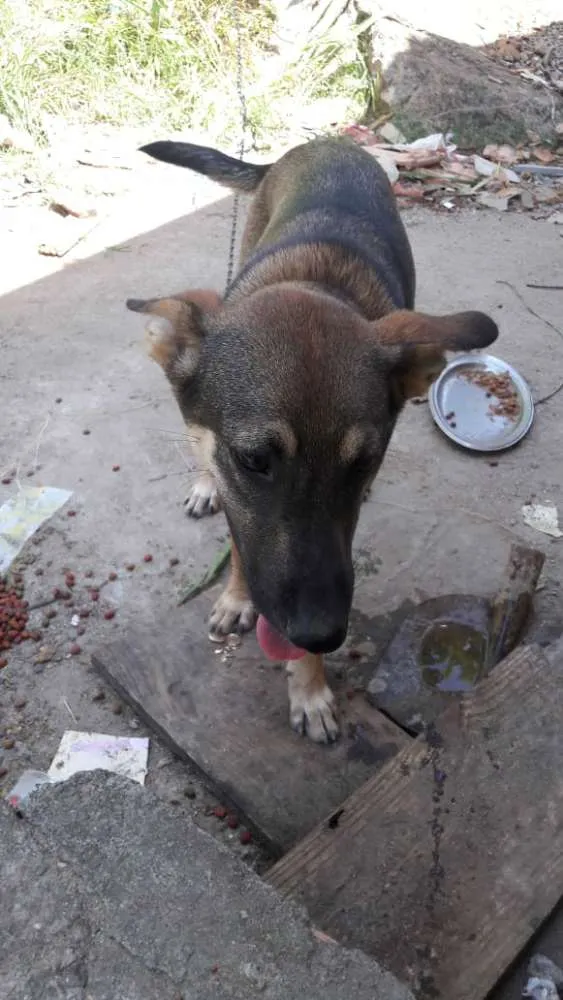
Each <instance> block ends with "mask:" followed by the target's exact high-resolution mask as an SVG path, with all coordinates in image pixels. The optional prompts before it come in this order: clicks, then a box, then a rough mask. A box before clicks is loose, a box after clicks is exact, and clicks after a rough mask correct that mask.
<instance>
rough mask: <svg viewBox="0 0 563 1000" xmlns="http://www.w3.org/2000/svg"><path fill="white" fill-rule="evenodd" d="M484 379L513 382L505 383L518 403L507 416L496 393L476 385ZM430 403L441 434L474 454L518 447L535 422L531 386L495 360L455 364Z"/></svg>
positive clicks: (468, 358)
mask: <svg viewBox="0 0 563 1000" xmlns="http://www.w3.org/2000/svg"><path fill="white" fill-rule="evenodd" d="M484 375H485V376H487V375H490V376H508V378H507V379H505V381H506V382H507V384H508V385H509V386H510V389H511V390H512V392H513V396H512V397H511V400H512V401H513V402H516V401H517V402H518V406H517V407H516V408H515V407H514V406H512V412H510V413H509V412H503V403H502V400H499V398H498V397H496V396H495V393H494V390H493V391H488V389H487V387H484V386H483V385H479V384H478V381H475V380H476V379H477V380H479V379H480V378H482V376H484ZM428 402H429V404H430V412H431V413H432V417H433V418H434V420H435V422H436V424H437V425H438V427H439V428H440V430H441V431H443V433H444V434H446V435H447V437H449V438H450V439H451V440H452V441H455V443H456V444H459V445H461V447H462V448H470V449H471V450H472V451H503V450H504V449H505V448H511V447H513V445H515V444H517V443H518V441H521V440H522V438H523V437H524V435H525V434H527V433H528V431H529V430H530V427H531V426H532V422H533V419H534V401H533V399H532V393H531V391H530V387H529V386H528V384H527V382H526V381H525V380H524V379H523V378H522V376H521V375H520V373H519V372H517V371H516V369H515V368H513V367H512V365H509V364H507V362H506V361H501V359H500V358H495V357H493V356H492V355H491V354H479V355H475V354H462V355H460V356H458V357H456V358H454V360H453V361H452V362H451V363H450V364H449V365H448V366H447V367H446V368H445V369H444V371H443V372H442V374H441V375H440V377H439V378H438V379H437V380H436V381H435V382H434V383H433V385H432V387H431V389H430V394H429V398H428ZM504 409H507V410H508V409H511V407H510V406H509V407H505V408H504ZM514 409H516V412H514Z"/></svg>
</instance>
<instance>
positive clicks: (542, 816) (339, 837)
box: [267, 646, 563, 1000]
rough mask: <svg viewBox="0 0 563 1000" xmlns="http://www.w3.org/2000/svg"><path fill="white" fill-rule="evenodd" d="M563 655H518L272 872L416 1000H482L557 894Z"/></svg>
mask: <svg viewBox="0 0 563 1000" xmlns="http://www.w3.org/2000/svg"><path fill="white" fill-rule="evenodd" d="M562 719H563V655H559V657H558V658H557V659H556V660H555V659H552V661H551V662H550V661H549V660H548V659H547V658H546V657H545V656H544V654H543V652H542V650H541V649H540V648H539V647H534V646H532V647H527V648H526V647H519V648H518V649H517V650H515V651H514V652H513V653H512V654H511V655H510V656H509V657H508V658H507V659H505V660H504V661H503V662H501V663H500V664H499V665H498V666H497V667H496V668H495V669H494V670H493V671H492V673H491V674H490V675H489V676H488V677H486V678H485V679H484V680H483V681H482V682H481V683H480V684H479V685H478V687H477V690H476V691H475V692H472V693H471V694H466V695H463V696H460V697H459V698H457V697H456V698H455V700H453V701H452V704H451V707H450V708H448V709H447V710H446V711H445V713H444V714H443V715H442V716H441V717H440V718H439V720H438V721H437V723H436V724H435V726H430V727H429V729H428V730H427V733H426V734H425V735H422V736H420V737H419V738H418V739H417V740H416V741H414V742H413V743H412V744H410V745H408V746H406V747H405V748H404V749H403V750H402V751H401V752H400V753H399V754H398V755H397V756H396V757H394V758H393V759H392V760H391V761H389V763H388V764H387V765H386V766H385V767H384V768H383V769H382V770H381V771H380V772H379V773H378V774H376V775H375V776H374V777H373V778H371V779H370V780H369V781H368V782H367V783H366V784H365V785H364V786H363V787H362V788H360V789H358V791H356V792H354V794H353V795H351V796H350V798H349V799H348V801H347V802H345V803H343V805H342V807H341V812H340V816H339V820H338V824H337V825H334V824H331V823H330V822H328V821H325V822H323V823H321V824H320V825H319V826H318V827H317V828H316V830H314V831H313V832H312V833H311V834H310V835H309V836H308V837H306V838H305V839H304V840H303V841H302V842H301V843H300V844H298V845H297V847H295V848H294V849H293V850H292V851H290V852H289V854H287V855H286V856H285V857H284V858H283V859H282V860H281V861H280V862H278V864H277V865H275V867H273V868H272V869H271V870H270V872H269V874H268V876H267V877H268V880H269V881H270V883H271V884H272V885H273V886H274V887H275V888H276V889H278V890H279V891H280V892H282V893H284V894H286V895H290V896H292V897H294V898H295V899H296V900H298V901H299V902H301V903H303V904H304V905H305V906H306V907H307V909H308V911H309V914H310V916H311V918H312V919H313V920H314V921H315V923H316V924H317V926H319V927H320V928H322V929H323V930H324V931H325V932H326V933H327V934H329V935H331V936H332V937H334V938H336V939H337V940H338V941H340V942H342V943H344V944H346V945H349V946H354V947H359V948H362V949H364V950H365V951H366V952H369V953H370V954H372V955H375V956H376V957H377V959H378V960H379V961H380V962H381V963H382V965H383V966H384V967H386V968H388V969H390V970H391V971H392V972H394V973H395V975H396V976H397V977H398V978H399V979H401V980H403V981H407V982H409V984H410V985H411V988H413V989H414V991H415V992H417V993H418V995H419V996H420V997H428V998H430V997H432V998H435V1000H483V998H484V997H485V996H486V995H487V994H488V993H489V991H490V989H491V988H492V987H493V986H494V984H495V982H496V981H497V980H498V978H499V977H500V975H501V974H502V973H503V971H504V970H505V969H506V968H507V967H508V966H509V965H510V963H511V962H512V961H513V960H514V959H515V958H516V956H517V955H518V953H519V952H520V950H521V949H522V948H523V947H524V946H525V944H526V942H527V940H528V939H529V937H530V936H531V935H532V934H533V932H534V931H535V930H536V929H537V927H538V926H539V924H540V923H541V922H542V921H543V920H544V919H545V918H546V917H547V916H548V914H549V913H550V912H551V910H552V909H553V907H554V906H555V905H556V904H557V902H558V900H559V899H560V897H561V896H563V780H562V777H561V765H562V760H563V757H562V746H563V736H562V733H563V729H562Z"/></svg>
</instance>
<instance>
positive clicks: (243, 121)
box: [225, 0, 248, 294]
mask: <svg viewBox="0 0 563 1000" xmlns="http://www.w3.org/2000/svg"><path fill="white" fill-rule="evenodd" d="M232 11H233V20H234V22H235V34H236V56H237V78H236V86H237V95H238V99H239V105H240V143H239V154H238V156H239V160H242V159H243V157H244V150H245V141H246V130H247V127H248V109H247V105H246V97H245V95H244V80H243V71H242V25H241V19H240V0H233V3H232ZM239 202H240V193H239V192H238V191H235V193H234V196H233V214H232V219H231V238H230V242H229V256H228V259H227V281H226V285H225V294H227V292H228V291H229V288H230V286H231V282H232V280H233V272H234V269H235V253H236V244H237V228H238V215H239Z"/></svg>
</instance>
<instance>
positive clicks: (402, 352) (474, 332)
mask: <svg viewBox="0 0 563 1000" xmlns="http://www.w3.org/2000/svg"><path fill="white" fill-rule="evenodd" d="M372 329H373V332H374V334H375V339H376V342H377V344H378V345H381V347H383V348H384V349H385V353H386V354H388V355H389V361H390V366H391V371H392V377H393V381H394V386H395V388H396V392H397V395H398V396H399V398H400V401H401V402H405V401H406V400H407V399H411V398H412V397H413V396H422V395H424V393H425V392H426V391H427V389H428V386H429V385H430V384H431V383H432V382H433V381H434V379H435V378H437V377H438V375H439V374H440V372H441V371H442V369H443V368H444V367H445V364H446V359H445V357H444V351H474V350H476V349H478V348H483V347H488V346H489V344H492V343H493V342H494V341H495V340H496V339H497V337H498V327H497V325H496V323H495V322H494V320H492V319H491V317H490V316H487V315H486V313H482V312H461V313H452V314H451V315H449V316H428V315H426V314H425V313H417V312H410V311H408V310H406V309H398V310H397V311H396V312H392V313H389V314H388V315H387V316H384V317H383V318H382V319H379V320H377V321H376V322H375V323H373V324H372Z"/></svg>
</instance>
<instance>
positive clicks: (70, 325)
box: [0, 133, 563, 861]
mask: <svg viewBox="0 0 563 1000" xmlns="http://www.w3.org/2000/svg"><path fill="white" fill-rule="evenodd" d="M140 138H144V136H141V135H138V134H137V133H135V134H133V133H131V134H130V135H128V136H123V134H122V136H121V139H120V143H121V145H120V149H119V153H116V152H115V147H113V146H111V143H110V142H109V141H106V140H107V137H105V138H104V137H100V136H97V139H96V142H97V148H96V149H95V150H94V152H92V150H90V153H89V154H88V155H89V156H90V160H91V162H90V164H89V165H88V164H84V165H79V166H76V167H75V168H73V169H74V170H75V171H77V172H78V174H79V175H80V176H79V178H77V176H75V174H74V173H73V172H72V171H69V174H68V176H65V177H64V178H63V180H64V184H63V186H65V187H67V188H68V189H69V190H71V191H73V190H74V191H76V190H77V189H79V190H80V192H81V197H82V198H83V199H86V201H88V202H89V204H90V205H91V206H92V207H94V208H95V209H96V210H97V215H96V216H92V217H89V218H84V219H74V218H72V217H69V218H66V219H63V218H61V217H59V216H56V215H54V213H52V212H48V211H47V208H46V207H45V205H44V199H43V198H42V196H41V197H39V196H38V195H37V194H35V195H34V194H32V193H31V191H32V189H33V184H34V180H33V176H31V175H30V176H29V178H28V180H26V175H25V173H23V174H22V173H21V172H20V173H18V171H17V170H15V169H14V164H15V162H16V161H15V160H14V161H12V165H11V168H10V170H9V171H8V172H6V173H5V175H4V177H3V187H4V195H5V197H4V204H5V207H4V208H3V209H2V210H1V214H0V219H1V222H2V225H3V229H4V230H5V229H9V232H8V237H7V250H8V253H7V254H5V264H3V269H2V273H1V274H0V282H1V287H0V292H1V294H2V299H1V306H0V309H1V312H0V327H1V329H0V347H1V357H2V363H1V366H0V398H1V402H2V420H1V422H0V472H1V475H0V479H5V478H7V479H11V482H9V483H7V484H2V485H0V503H3V502H5V501H6V500H8V499H9V498H10V497H12V496H14V495H15V494H16V493H17V491H18V489H19V488H20V487H24V486H26V485H48V486H56V487H63V488H65V489H69V490H72V491H73V496H72V498H71V500H70V501H69V503H68V504H67V505H66V507H65V508H63V509H62V510H61V511H60V512H59V513H58V514H57V515H55V516H54V517H53V518H52V519H51V521H50V522H49V523H48V524H47V525H46V526H45V527H44V528H43V529H42V530H41V531H40V532H39V533H38V535H37V536H36V537H35V538H34V539H33V540H32V541H31V542H30V543H28V545H27V546H26V548H25V551H24V554H23V558H22V559H21V560H20V564H21V568H22V572H23V575H24V580H25V597H26V599H27V600H28V601H29V604H30V605H31V606H33V605H34V604H37V603H39V602H42V601H46V600H49V599H51V597H52V591H53V588H55V587H57V586H63V585H64V574H65V570H71V571H72V572H73V573H74V574H75V575H76V581H77V582H76V586H75V588H74V593H73V600H74V606H73V607H68V606H66V605H63V604H61V603H60V602H59V603H57V604H52V605H46V606H45V607H42V608H38V609H37V610H36V611H34V612H33V618H32V624H33V627H34V628H37V629H40V630H41V632H42V638H41V639H40V641H39V643H33V642H25V643H22V644H21V645H20V646H18V647H17V648H14V649H13V650H12V651H10V653H9V654H8V660H9V662H8V666H7V667H6V668H5V669H4V670H3V671H1V672H0V730H1V732H0V737H1V738H2V743H1V746H2V747H4V749H1V748H0V774H1V775H2V777H1V778H0V788H2V789H3V791H4V792H5V791H6V790H7V789H8V788H9V787H11V785H12V784H13V782H14V781H15V780H16V778H17V777H18V776H19V774H20V773H21V772H22V771H23V770H24V769H25V768H37V769H43V768H47V766H48V765H49V763H50V760H51V758H52V756H53V754H54V752H55V750H56V748H57V746H58V743H59V741H60V738H61V736H62V733H63V732H64V730H65V729H68V728H76V729H85V730H94V731H100V732H111V733H114V734H117V735H120V734H123V735H126V734H129V733H130V732H131V731H132V730H135V731H136V733H138V734H142V733H143V728H142V726H140V724H139V722H138V721H137V720H136V719H135V718H134V717H133V715H132V714H131V712H130V711H129V710H128V709H127V708H125V707H123V706H122V705H120V704H118V703H117V702H116V700H115V698H114V697H113V696H112V695H111V693H110V692H109V691H107V692H104V691H103V688H102V687H101V686H100V683H99V681H98V679H97V677H96V675H95V674H94V672H93V670H92V668H91V665H90V654H91V652H92V649H93V648H94V647H95V646H96V645H97V644H99V643H100V642H101V641H104V640H108V639H111V638H112V637H114V636H116V635H118V634H120V633H121V632H122V631H124V630H125V629H126V628H127V626H128V625H130V624H132V623H138V622H143V623H147V622H152V623H154V628H155V629H156V630H157V629H158V627H159V620H160V619H161V618H162V617H163V616H164V615H166V614H168V613H169V612H170V611H171V610H172V609H173V608H174V607H175V605H176V603H177V600H178V594H179V592H180V589H181V587H182V585H185V584H186V582H189V581H193V580H195V579H197V578H198V577H199V576H200V575H201V573H202V572H203V571H204V570H205V568H206V567H208V566H209V564H210V563H211V562H212V561H213V559H214V557H215V556H216V554H217V552H218V551H219V549H220V548H221V547H222V545H223V544H224V539H225V537H226V527H225V522H224V519H223V518H222V516H221V515H219V516H217V517H215V518H213V519H209V520H206V521H203V522H199V523H197V522H191V521H189V520H188V519H187V518H186V517H185V515H184V511H183V506H182V502H183V499H184V497H185V495H186V492H187V490H188V487H189V484H190V481H191V479H192V477H193V471H194V466H193V463H192V460H191V457H190V454H189V451H188V449H187V447H186V443H185V441H184V435H183V431H182V425H181V421H180V416H179V413H178V412H177V409H176V406H175V404H174V402H173V400H172V398H171V394H170V392H169V390H168V387H167V385H166V384H165V381H164V379H163V377H162V374H161V372H160V370H158V369H157V367H156V366H155V365H154V364H153V363H151V362H150V361H149V360H148V359H147V358H146V356H145V353H144V349H143V333H142V322H141V320H140V318H139V317H138V316H135V315H134V314H131V313H128V312H127V311H126V310H125V308H124V301H125V299H126V298H127V297H129V296H134V297H143V296H150V295H156V294H161V293H162V294H164V293H166V292H174V291H177V290H179V289H181V288H183V287H187V286H189V285H193V286H200V287H201V286H211V287H214V288H218V289H221V288H222V287H223V285H224V282H225V275H226V265H227V255H228V246H229V237H230V226H231V213H232V201H231V198H230V197H226V196H225V193H224V191H221V189H219V188H216V187H215V186H214V185H212V184H211V183H209V182H207V181H205V180H203V179H199V178H196V177H194V176H192V175H190V174H188V173H182V172H181V171H179V170H175V169H174V168H171V167H166V166H164V165H162V164H156V163H149V162H148V161H145V160H144V158H143V157H142V156H140V155H139V156H137V154H136V153H135V146H136V145H137V142H138V140H139V139H140ZM68 141H69V142H71V141H73V142H76V144H77V146H79V145H80V144H82V147H81V148H82V149H84V148H85V147H84V137H83V136H70V137H69V138H68ZM104 143H105V148H104V149H102V147H103V146H104ZM108 150H109V151H108ZM88 155H85V156H84V157H83V158H84V159H88ZM104 157H105V161H104ZM93 161H94V162H97V163H98V165H96V166H94V165H92V162H93ZM53 173H54V174H56V173H57V172H56V171H54V172H53ZM56 180H57V185H58V186H59V187H60V186H61V179H60V177H58V178H57V179H56ZM53 183H55V182H53ZM26 187H29V188H30V194H29V195H25V194H22V190H23V191H25V188H26ZM10 190H11V191H12V194H11V195H10V193H9V192H10ZM10 198H11V199H12V202H11V203H10ZM405 221H406V223H407V226H408V230H409V234H410V237H411V239H412V243H413V247H414V252H415V259H416V261H417V266H418V275H419V292H418V305H419V307H420V308H423V309H426V310H428V311H430V310H434V311H448V310H458V309H464V308H479V309H484V310H486V311H489V312H490V313H491V314H492V315H493V316H494V317H495V319H496V320H497V321H498V322H499V325H500V328H501V337H500V340H499V342H498V344H497V345H495V349H494V352H495V353H496V354H497V355H499V356H501V357H503V358H505V359H506V360H507V361H510V362H511V363H513V364H515V365H516V366H517V367H518V368H519V370H520V371H521V372H522V374H523V375H524V376H525V377H526V378H527V379H528V381H529V383H530V384H531V386H532V389H533V393H534V397H535V399H536V400H538V399H540V400H541V399H542V398H543V397H544V396H546V395H548V394H550V393H551V392H552V391H553V390H554V389H556V388H557V387H558V386H559V385H560V384H561V383H562V382H563V344H562V336H563V333H562V327H561V320H560V317H561V304H562V302H563V293H561V292H560V291H559V292H558V291H542V290H535V289H531V288H528V287H527V284H528V283H543V284H560V282H561V251H562V249H563V244H562V242H561V236H562V235H563V230H562V228H561V226H560V225H557V224H553V223H552V222H550V221H549V220H546V219H538V220H535V219H534V218H532V217H531V216H530V215H523V214H518V213H507V214H503V215H499V214H497V213H493V212H490V211H479V210H477V209H475V208H474V207H468V208H466V209H464V210H462V211H460V212H455V213H450V214H448V215H444V214H436V213H434V212H432V211H431V210H430V209H423V208H418V209H412V210H410V211H408V212H407V213H406V214H405ZM5 223H6V225H5ZM73 234H74V235H76V236H77V239H79V242H77V243H76V245H74V247H73V248H72V249H70V250H69V252H68V253H66V255H65V256H64V257H62V258H56V257H46V256H41V255H39V254H38V252H37V247H38V245H39V244H42V243H43V244H45V243H49V242H53V241H62V242H60V245H62V243H64V240H65V239H66V240H67V241H68V240H70V239H72V238H73ZM80 237H81V238H80ZM562 421H563V391H562V392H560V393H559V394H555V395H554V396H553V397H552V398H551V399H549V400H547V401H545V402H543V403H540V405H539V406H538V407H537V413H536V420H535V424H534V426H533V428H532V431H531V433H530V434H529V436H528V437H527V438H526V439H525V441H524V442H522V443H521V444H520V445H519V446H518V447H517V448H515V449H514V450H512V451H509V452H507V453H505V454H502V455H497V456H494V457H493V458H491V456H484V457H482V456H474V455H472V454H469V453H466V452H463V451H461V450H457V449H455V448H454V447H453V446H452V445H450V444H449V443H448V442H447V441H446V440H445V439H444V438H443V437H442V436H441V435H440V433H439V431H438V430H437V429H436V428H435V427H434V425H433V424H432V421H431V418H430V414H429V412H428V407H427V406H426V405H424V404H423V405H419V406H414V405H409V407H408V408H407V410H406V412H405V414H404V416H403V418H402V419H401V422H400V424H399V427H398V429H397V431H396V434H395V436H394V439H393V442H392V445H391V447H390V450H389V453H388V457H387V459H386V462H385V464H384V467H383V470H382V472H381V473H380V476H379V478H378V481H377V483H376V486H375V488H374V490H373V492H372V495H371V497H370V499H369V502H368V503H367V504H366V505H365V508H364V512H363V515H362V521H361V525H360V529H359V533H358V544H357V564H358V588H357V599H356V603H357V606H358V607H359V608H360V609H361V611H362V612H363V613H364V614H368V615H376V614H380V613H382V612H384V611H387V610H389V609H391V608H393V607H396V606H397V605H398V604H400V603H401V602H402V601H403V600H404V599H405V598H406V597H414V598H417V597H421V596H423V595H428V596H434V595H435V594H439V593H446V592H452V591H456V590H457V591H458V592H474V593H490V592H491V591H492V590H494V586H495V583H496V582H497V580H498V577H499V576H500V573H501V570H502V568H503V566H502V563H503V559H504V557H505V554H506V551H507V549H508V544H509V542H510V540H511V539H513V538H514V537H515V535H517V536H519V537H521V538H523V539H524V540H526V541H528V542H530V543H532V544H535V545H539V546H540V547H542V548H544V550H545V551H546V554H547V561H546V569H545V573H544V579H543V586H542V589H541V592H540V594H539V595H538V617H537V621H538V622H539V625H540V626H541V629H543V632H541V629H540V632H541V635H540V638H541V637H542V636H545V638H546V639H547V638H548V637H550V636H551V635H553V634H554V633H555V632H556V631H557V630H558V628H559V621H558V612H557V608H558V606H559V605H560V595H561V592H560V587H561V581H562V579H563V540H559V539H550V538H548V537H546V536H544V535H540V534H538V533H537V532H534V531H532V530H531V529H529V528H527V527H526V526H525V525H524V523H523V520H522V516H521V507H522V505H523V504H524V503H526V502H528V501H529V500H530V499H532V498H534V497H535V498H536V499H537V501H538V502H545V501H549V500H551V501H554V502H555V503H557V502H558V500H559V499H560V497H561V485H560V484H561V475H560V468H561V431H560V428H561V425H562ZM116 466H118V467H119V468H118V469H115V467H116ZM71 510H72V511H74V512H75V516H72V517H69V516H68V515H69V512H70V511H71ZM144 555H150V556H152V561H150V562H145V561H144V559H143V557H144ZM171 560H178V563H177V565H171ZM132 564H134V566H135V568H134V569H127V568H126V566H127V565H132ZM374 566H375V567H376V568H375V569H374V568H373V567H374ZM112 571H113V572H115V573H116V574H117V579H116V580H115V581H113V582H107V581H108V574H109V573H110V572H112ZM96 586H101V587H102V589H101V592H100V599H99V600H98V601H92V600H91V591H92V589H93V588H95V587H96ZM82 608H87V609H88V610H89V612H90V614H89V616H88V617H87V618H85V619H83V620H82V622H83V623H85V624H86V628H85V632H84V634H83V635H82V636H81V637H80V639H79V643H80V646H81V650H82V651H81V653H80V654H79V655H70V652H69V650H70V646H71V643H73V642H75V641H76V627H75V626H73V625H72V624H71V618H72V615H73V614H75V613H76V611H77V609H78V610H80V609H82ZM49 609H55V610H56V611H57V615H56V617H54V618H52V619H50V620H49V622H47V619H46V618H45V614H46V610H49ZM110 609H112V610H115V617H114V618H113V619H111V620H106V618H105V617H104V614H105V612H106V611H107V610H110ZM177 614H178V615H182V616H189V615H190V605H189V604H187V605H185V606H184V607H183V608H181V609H178V612H177ZM194 628H202V629H204V628H205V623H204V622H201V623H199V622H194ZM40 649H43V650H46V652H43V653H42V654H41V653H40V652H39V650H40ZM186 660H187V664H188V663H189V650H186ZM12 743H13V746H12V745H11V744H12ZM147 782H148V783H149V784H150V785H151V786H153V787H154V789H155V790H156V791H157V793H158V794H159V795H161V796H162V797H163V798H164V799H166V800H167V801H169V802H174V803H176V804H177V807H178V809H179V810H184V809H186V810H189V811H190V812H191V813H192V814H193V815H194V816H195V818H196V820H197V821H198V822H199V823H201V824H202V825H203V826H205V827H206V828H207V829H210V830H212V832H214V833H216V834H217V835H218V836H219V837H221V838H223V839H225V840H227V841H228V842H230V843H232V844H233V846H236V848H237V850H240V851H243V852H244V853H245V854H246V855H247V856H248V857H249V859H250V860H256V861H259V860H260V859H259V858H258V856H257V854H256V853H255V852H254V849H253V848H252V847H251V848H248V847H244V848H243V847H242V846H241V845H240V844H239V841H238V835H237V833H236V832H233V831H229V830H227V829H226V828H225V827H224V825H223V824H221V823H220V822H219V821H218V820H217V819H216V818H215V817H214V816H213V815H212V808H213V805H214V804H215V801H214V799H213V797H212V796H211V795H210V794H209V793H208V792H207V791H206V790H205V789H204V788H203V787H202V785H201V784H200V782H199V781H198V779H197V778H196V776H195V775H194V774H191V773H190V771H189V769H188V768H187V767H186V766H185V765H183V764H180V763H178V762H177V761H175V760H173V759H172V757H171V756H170V754H169V753H168V752H167V751H166V750H164V749H163V748H162V747H161V746H160V745H159V741H158V740H157V739H151V753H150V762H149V776H148V779H147Z"/></svg>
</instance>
